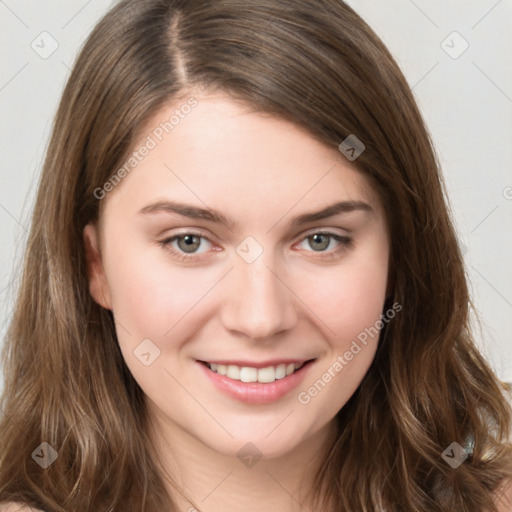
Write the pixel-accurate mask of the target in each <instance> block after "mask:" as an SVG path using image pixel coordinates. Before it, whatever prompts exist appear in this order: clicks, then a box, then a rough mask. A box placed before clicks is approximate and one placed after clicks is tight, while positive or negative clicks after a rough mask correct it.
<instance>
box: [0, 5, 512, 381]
mask: <svg viewBox="0 0 512 512" xmlns="http://www.w3.org/2000/svg"><path fill="white" fill-rule="evenodd" d="M191 1H193V0H191ZM212 1H213V0H212ZM311 1H314V0H311ZM347 3H349V4H350V5H351V6H352V7H353V8H354V9H355V10H356V11H357V12H358V13H359V14H360V15H361V16H362V17H363V18H364V19H365V20H366V21H367V22H368V23H369V24H370V25H371V26H372V28H373V29H374V30H375V31H376V32H377V34H378V35H379V36H380V37H381V38H382V39H383V41H384V43H385V44H386V45H387V46H388V48H389V49H390V51H391V53H392V54H393V55H394V56H395V58H396V60H397V61H398V63H399V65H400V66H401V68H402V70H403V72H404V74H405V76H406V78H407V80H408V81H409V84H410V86H411V87H412V89H413V92H414V94H415V97H416V99H417V101H418V104H419V106H420V109H421V111H422V113H423V115H424V117H425V120H426V122H427V125H428V128H429V130H430V131H431V133H432V136H433V139H434V142H435V144H436V147H437V151H438V154H439V157H440V161H441V164H442V166H443V170H444V176H445V180H446V184H447V187H448V193H449V197H450V201H451V205H452V208H453V211H454V216H455V221H456V225H457V229H458V232H459V236H460V240H461V242H462V243H463V244H464V250H465V251H466V252H465V260H466V266H467V273H468V277H469V280H470V285H471V289H472V294H473V297H474V301H475V304H476V306H477V309H478V311H479V313H480V315H481V319H482V320H483V328H484V329H483V333H482V336H479V346H480V348H481V350H482V351H483V353H484V354H485V355H486V357H487V358H488V360H489V361H490V362H491V364H492V366H493V367H494V368H495V370H496V371H497V373H498V375H499V376H500V377H501V378H502V379H503V380H507V381H512V343H511V334H510V333H511V331H512V286H511V285H512V265H511V264H510V262H511V260H512V258H511V255H512V229H511V228H512V171H511V168H512V167H511V166H512V62H511V57H510V54H511V49H512V30H511V28H512V0H499V1H497V0H470V1H462V0H451V1H448V0H428V1H427V0H414V1H413V0H386V1H381V2H377V1H375V0H349V1H348V2H347ZM111 5H112V1H111V0H89V1H86V0H79V1H77V0H73V1H66V2H64V1H60V2H59V1H56V0H46V1H44V2H40V1H38V0H0V27H1V29H0V38H1V44H2V49H3V50H2V61H1V68H0V69H1V76H0V105H1V112H2V117H1V123H0V130H1V132H0V151H1V153H0V154H1V156H2V158H1V171H0V173H1V174H0V176H1V186H0V240H1V244H0V329H1V334H2V339H3V334H4V333H5V328H6V326H7V322H8V320H9V316H10V312H11V310H12V302H13V297H14V292H15V289H16V286H17V284H18V279H19V269H20V267H19V263H20V258H21V255H22V253H23V244H24V242H25V239H26V235H27V230H28V226H29V218H30V213H31V209H32V205H33V201H34V196H35V190H36V185H37V178H38V174H39V172H40V169H41V166H42V161H43V157H44V151H45V149H46V145H47V141H48V137H49V134H50V129H51V123H52V120H53V116H54V113H55V111H56V108H57V103H58V101H59V98H60V94H61V92H62V88H63V86H64V83H65V81H66V79H67V77H68V74H69V70H70V67H71V66H72V64H73V61H74V59H75V56H76V54H77V51H78V49H79V47H80V45H81V44H82V43H83V42H84V40H85V38H86V37H87V35H88V34H89V33H90V31H91V29H92V28H93V26H94V24H95V23H96V22H97V20H98V19H99V18H100V17H101V16H102V15H103V14H104V13H105V12H106V10H107V9H108V8H109V7H110V6H111ZM454 31H456V32H458V34H459V35H456V34H455V35H454V34H453V32H454ZM43 32H47V33H48V34H49V35H48V34H43V35H41V34H42V33H43ZM443 41H444V43H443ZM55 44H58V48H56V50H55V51H54V52H53V53H52V54H51V55H49V56H47V55H45V54H44V53H45V52H47V53H49V52H50V50H52V45H55ZM31 45H32V46H33V47H34V48H36V49H37V52H39V54H38V53H37V52H36V51H35V49H33V48H32V46H31ZM466 45H469V46H468V48H467V50H466V51H464V52H463V53H462V51H463V50H464V48H465V46H466ZM40 54H43V57H47V58H42V57H41V56H40ZM450 54H451V55H450ZM507 261H508V263H507ZM41 343H44V340H41ZM0 344H1V341H0ZM0 346H1V345H0ZM1 382H2V379H1V375H0V390H1V387H2V386H1Z"/></svg>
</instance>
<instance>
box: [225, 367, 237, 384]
mask: <svg viewBox="0 0 512 512" xmlns="http://www.w3.org/2000/svg"><path fill="white" fill-rule="evenodd" d="M226 377H229V378H230V379H234V380H240V367H239V366H235V365H234V364H229V365H228V366H227V368H226Z"/></svg>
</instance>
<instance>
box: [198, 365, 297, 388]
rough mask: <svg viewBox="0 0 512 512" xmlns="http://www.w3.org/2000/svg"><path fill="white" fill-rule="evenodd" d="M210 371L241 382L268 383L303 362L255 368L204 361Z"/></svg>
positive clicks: (293, 370)
mask: <svg viewBox="0 0 512 512" xmlns="http://www.w3.org/2000/svg"><path fill="white" fill-rule="evenodd" d="M206 364H207V365H208V368H210V370H211V371H212V372H215V373H218V374H219V375H225V376H226V377H227V378H228V379H233V380H239V381H241V382H261V383H262V384H269V383H271V382H274V381H276V380H279V379H284V378H285V377H287V376H288V375H291V374H292V373H294V372H295V371H297V370H300V369H301V368H302V367H303V366H304V364H305V363H288V364H285V363H281V364H279V365H277V366H267V367H265V368H255V367H253V366H238V365H235V364H229V365H225V364H218V363H206Z"/></svg>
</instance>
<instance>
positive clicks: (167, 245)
mask: <svg viewBox="0 0 512 512" xmlns="http://www.w3.org/2000/svg"><path fill="white" fill-rule="evenodd" d="M315 235H323V236H327V237H329V238H330V239H334V240H336V241H337V242H338V243H339V244H340V245H338V247H337V248H336V249H334V250H331V251H327V252H324V251H308V252H313V253H315V252H316V253H317V254H320V256H315V258H321V259H324V260H325V259H331V258H335V257H336V256H338V254H340V253H341V252H343V251H344V250H347V249H349V248H351V247H352V246H353V239H352V238H349V237H346V236H341V235H337V234H336V233H332V232H330V231H313V232H312V233H308V234H306V235H305V236H304V237H303V238H301V240H300V242H303V241H305V240H307V239H308V238H310V237H313V236H315ZM186 236H195V237H198V238H200V239H204V240H208V241H209V242H210V243H212V242H211V241H210V240H209V239H208V238H207V237H205V236H204V235H202V234H201V233H195V232H193V231H187V232H183V233H180V234H177V235H173V236H172V237H168V238H166V239H164V240H162V241H160V242H158V244H159V245H160V246H161V247H163V248H164V249H166V250H169V251H171V253H173V255H174V256H176V257H177V258H178V259H180V260H182V261H186V260H191V259H197V253H188V254H187V253H184V252H180V251H179V250H176V249H174V248H173V247H172V246H171V243H172V242H174V241H175V240H178V239H180V238H185V237H186ZM329 245H330V241H329Z"/></svg>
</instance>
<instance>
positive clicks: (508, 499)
mask: <svg viewBox="0 0 512 512" xmlns="http://www.w3.org/2000/svg"><path fill="white" fill-rule="evenodd" d="M496 508H497V509H498V512H510V511H511V510H512V480H509V481H508V482H505V483H504V484H503V485H502V486H500V488H499V490H498V492H496Z"/></svg>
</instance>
